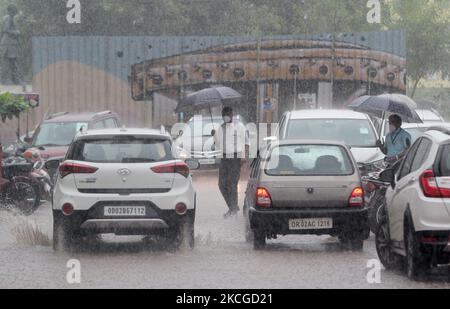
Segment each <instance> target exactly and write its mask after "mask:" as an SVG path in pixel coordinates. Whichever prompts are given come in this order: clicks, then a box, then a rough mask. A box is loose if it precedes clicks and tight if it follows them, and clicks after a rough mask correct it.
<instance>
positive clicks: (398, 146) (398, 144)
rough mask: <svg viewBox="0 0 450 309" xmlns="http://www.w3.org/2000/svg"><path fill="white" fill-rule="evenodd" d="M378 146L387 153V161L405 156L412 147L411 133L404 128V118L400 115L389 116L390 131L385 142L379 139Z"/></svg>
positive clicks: (394, 160)
mask: <svg viewBox="0 0 450 309" xmlns="http://www.w3.org/2000/svg"><path fill="white" fill-rule="evenodd" d="M377 146H378V147H380V149H381V151H382V152H383V153H384V154H385V155H386V161H387V162H389V163H394V162H397V161H398V160H400V159H401V158H403V156H404V155H405V154H406V152H407V151H408V149H409V147H411V135H410V134H409V133H408V132H406V131H405V130H403V129H402V118H401V117H400V116H398V115H392V116H390V117H389V133H388V135H386V141H385V143H384V144H383V143H381V141H378V143H377Z"/></svg>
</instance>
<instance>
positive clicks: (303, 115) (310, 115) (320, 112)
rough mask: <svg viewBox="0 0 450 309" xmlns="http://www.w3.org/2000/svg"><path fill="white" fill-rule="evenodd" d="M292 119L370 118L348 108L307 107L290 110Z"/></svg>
mask: <svg viewBox="0 0 450 309" xmlns="http://www.w3.org/2000/svg"><path fill="white" fill-rule="evenodd" d="M290 119H361V120H362V119H368V116H367V115H366V114H363V113H359V112H355V111H351V110H346V109H305V110H298V111H291V112H290Z"/></svg>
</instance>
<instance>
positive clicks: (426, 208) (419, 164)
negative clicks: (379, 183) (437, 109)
mask: <svg viewBox="0 0 450 309" xmlns="http://www.w3.org/2000/svg"><path fill="white" fill-rule="evenodd" d="M380 178H381V179H382V180H383V181H385V182H388V183H390V184H391V185H390V186H389V187H388V189H387V191H386V199H385V206H386V211H385V216H384V218H383V220H382V222H381V223H380V225H379V227H378V231H377V233H376V245H377V251H378V255H379V257H380V260H381V262H382V263H383V264H384V266H385V267H386V268H388V269H390V268H394V267H397V266H399V264H401V263H403V261H404V264H405V265H406V270H407V274H408V277H409V278H412V279H417V278H420V277H421V275H422V274H424V273H426V272H427V271H429V270H430V269H431V268H432V267H433V266H437V265H441V264H449V262H450V131H449V130H448V129H444V128H442V129H440V128H433V129H431V130H430V131H428V132H426V133H425V134H424V135H423V136H422V137H420V138H419V139H418V140H417V141H416V142H415V143H414V144H413V146H412V147H411V149H410V150H409V152H408V154H407V155H406V157H405V158H404V159H403V162H402V165H401V166H400V168H399V170H398V172H394V171H393V170H387V171H385V172H383V173H382V174H381V176H380Z"/></svg>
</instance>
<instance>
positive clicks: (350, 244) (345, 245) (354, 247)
mask: <svg viewBox="0 0 450 309" xmlns="http://www.w3.org/2000/svg"><path fill="white" fill-rule="evenodd" d="M338 238H339V242H340V243H341V248H342V249H344V250H351V251H363V250H364V236H363V234H362V233H361V236H359V237H358V236H357V235H352V236H349V235H341V236H339V237H338Z"/></svg>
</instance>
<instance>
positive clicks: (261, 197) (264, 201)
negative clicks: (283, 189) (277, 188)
mask: <svg viewBox="0 0 450 309" xmlns="http://www.w3.org/2000/svg"><path fill="white" fill-rule="evenodd" d="M256 206H258V207H263V208H269V207H272V197H271V196H270V193H269V191H268V190H267V189H266V188H258V189H257V190H256Z"/></svg>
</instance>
